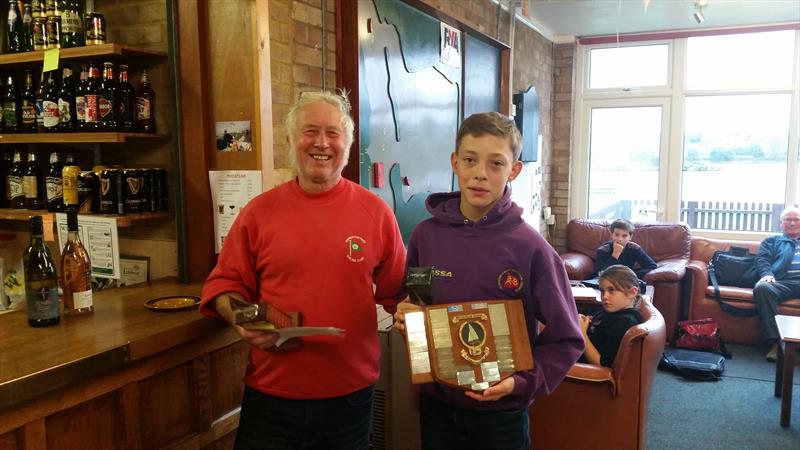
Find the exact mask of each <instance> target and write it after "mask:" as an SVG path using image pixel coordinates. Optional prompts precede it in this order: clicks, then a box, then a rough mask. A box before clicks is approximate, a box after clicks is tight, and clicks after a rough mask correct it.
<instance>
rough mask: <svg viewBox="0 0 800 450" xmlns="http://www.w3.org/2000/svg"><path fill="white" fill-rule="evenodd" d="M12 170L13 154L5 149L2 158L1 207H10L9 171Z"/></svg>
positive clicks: (0, 173) (0, 174) (0, 178)
mask: <svg viewBox="0 0 800 450" xmlns="http://www.w3.org/2000/svg"><path fill="white" fill-rule="evenodd" d="M9 171H11V154H10V153H8V152H6V151H4V152H3V159H0V208H8V206H9V202H8V175H9V174H8V172H9Z"/></svg>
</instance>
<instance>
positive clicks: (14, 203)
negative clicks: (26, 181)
mask: <svg viewBox="0 0 800 450" xmlns="http://www.w3.org/2000/svg"><path fill="white" fill-rule="evenodd" d="M24 175H25V164H24V163H23V162H22V154H21V153H20V151H19V149H17V150H14V161H13V163H12V164H11V171H10V172H9V173H8V198H9V202H10V204H11V207H12V208H16V209H22V208H25V191H23V189H22V177H23V176H24Z"/></svg>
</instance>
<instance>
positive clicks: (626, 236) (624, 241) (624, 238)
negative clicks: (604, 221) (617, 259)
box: [611, 228, 631, 247]
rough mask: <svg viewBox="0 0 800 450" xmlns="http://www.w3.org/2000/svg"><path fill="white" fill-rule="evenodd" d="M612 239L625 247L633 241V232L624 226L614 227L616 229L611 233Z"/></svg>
mask: <svg viewBox="0 0 800 450" xmlns="http://www.w3.org/2000/svg"><path fill="white" fill-rule="evenodd" d="M611 239H612V240H613V241H614V242H616V243H617V244H619V245H621V246H623V247H624V246H626V245H628V242H630V241H631V234H630V233H628V230H625V229H623V228H614V231H613V232H612V233H611Z"/></svg>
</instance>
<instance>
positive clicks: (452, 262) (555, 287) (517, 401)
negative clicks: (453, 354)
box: [395, 112, 583, 450]
mask: <svg viewBox="0 0 800 450" xmlns="http://www.w3.org/2000/svg"><path fill="white" fill-rule="evenodd" d="M520 151H521V137H520V134H519V131H517V128H516V127H515V125H514V122H513V121H512V120H510V119H508V118H507V117H505V116H503V115H501V114H499V113H494V112H490V113H480V114H474V115H472V116H470V117H468V118H467V119H466V120H464V122H463V123H462V125H461V128H460V129H459V131H458V134H457V136H456V150H455V152H454V153H453V154H452V155H451V156H450V161H451V165H452V167H453V172H455V175H456V177H457V178H458V185H459V188H460V191H459V192H451V193H439V194H433V195H431V196H430V197H428V199H427V208H428V211H429V212H430V213H431V214H432V215H433V218H431V219H428V220H425V221H424V222H422V223H420V224H419V225H417V227H416V228H415V230H414V232H413V233H412V235H411V239H410V241H409V246H408V260H407V263H406V272H408V268H409V267H416V266H426V267H427V266H430V267H433V268H435V269H436V270H434V271H433V273H434V275H433V280H432V290H433V297H434V302H435V303H453V302H463V301H470V300H473V301H477V300H487V299H521V300H522V302H523V305H524V310H525V320H526V322H527V328H528V335H529V338H530V342H531V348H532V349H533V355H534V366H535V367H534V368H533V370H530V371H525V372H516V373H515V374H514V375H513V376H511V377H508V378H506V379H505V380H503V381H501V382H500V383H497V384H495V385H494V386H491V387H489V388H488V389H486V390H484V391H482V392H473V391H463V390H458V389H453V388H449V387H446V386H444V385H441V384H426V385H422V388H421V399H420V416H421V417H420V423H421V427H422V449H423V450H434V449H435V450H443V449H445V450H446V449H482V450H483V449H493V450H505V449H508V450H512V449H513V450H520V449H528V448H529V447H530V437H529V428H528V412H527V408H528V406H529V405H530V404H531V403H532V402H533V399H534V398H535V397H538V396H541V395H545V394H548V393H550V392H551V391H552V390H553V389H555V387H556V386H557V385H558V383H560V382H561V380H562V379H563V378H564V376H565V375H566V373H567V371H568V370H569V369H570V368H571V367H572V365H573V364H574V363H575V361H577V360H578V357H580V355H581V353H582V352H583V337H582V335H581V330H580V327H579V324H578V321H577V317H578V315H577V311H576V308H575V302H574V301H573V298H572V294H571V290H570V285H569V280H568V278H567V274H566V272H565V270H564V264H563V263H562V261H561V259H560V258H559V256H558V254H557V253H556V252H555V250H553V248H552V247H550V245H549V244H548V243H547V242H546V241H545V240H544V239H543V238H542V237H541V235H539V233H537V232H536V231H534V230H533V229H532V228H531V227H530V226H529V225H528V224H527V223H525V221H523V220H522V217H521V213H522V208H520V207H519V206H517V205H516V204H515V203H514V202H512V201H511V198H510V195H511V189H510V187H508V186H507V184H508V182H510V181H512V180H513V179H514V178H516V177H517V175H519V172H520V171H521V170H522V163H521V162H520V161H518V160H517V159H518V158H519V154H520ZM416 309H418V307H416V306H415V305H412V304H411V303H409V302H408V300H406V301H404V302H403V303H401V304H400V305H399V306H398V313H397V314H396V315H395V319H396V321H395V326H396V328H397V329H398V330H400V331H401V332H405V313H406V312H409V311H413V310H416ZM539 322H541V323H543V324H545V325H547V326H546V327H545V328H544V330H543V331H541V332H539Z"/></svg>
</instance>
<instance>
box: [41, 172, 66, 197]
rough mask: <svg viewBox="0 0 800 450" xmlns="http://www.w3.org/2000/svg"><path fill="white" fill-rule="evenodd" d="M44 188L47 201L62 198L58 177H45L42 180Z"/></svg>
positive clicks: (61, 186)
mask: <svg viewBox="0 0 800 450" xmlns="http://www.w3.org/2000/svg"><path fill="white" fill-rule="evenodd" d="M44 186H45V189H46V190H47V201H48V202H52V201H55V200H58V199H59V198H62V197H63V196H64V194H63V184H62V183H61V178H59V177H45V179H44Z"/></svg>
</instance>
